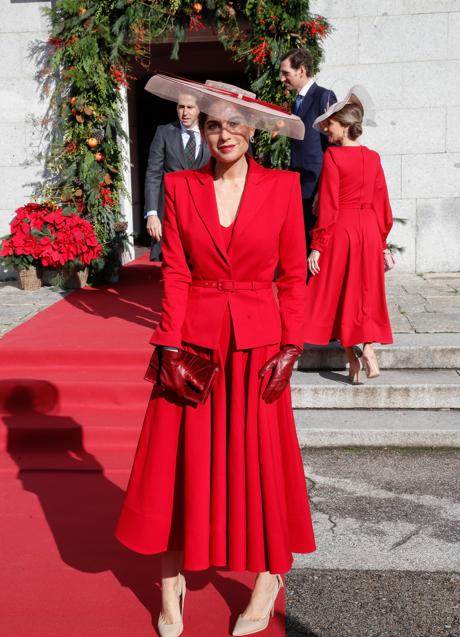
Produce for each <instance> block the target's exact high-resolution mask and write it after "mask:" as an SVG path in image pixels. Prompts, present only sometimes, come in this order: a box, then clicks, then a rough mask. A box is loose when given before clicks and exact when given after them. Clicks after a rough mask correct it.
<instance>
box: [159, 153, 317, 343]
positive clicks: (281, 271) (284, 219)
mask: <svg viewBox="0 0 460 637" xmlns="http://www.w3.org/2000/svg"><path fill="white" fill-rule="evenodd" d="M248 161H249V171H248V175H247V181H246V186H245V190H244V193H243V196H242V200H241V204H240V210H239V213H238V217H237V219H236V221H235V227H234V231H233V238H232V242H231V244H230V247H229V251H228V254H227V251H226V249H225V245H224V241H223V237H222V233H221V229H220V224H219V216H218V212H217V204H216V196H215V192H214V184H213V175H212V162H210V163H209V164H208V165H207V166H204V167H203V168H201V169H200V170H184V171H179V172H175V173H169V174H167V175H165V217H164V228H163V230H164V231H163V268H162V275H163V302H162V312H161V318H160V322H159V324H158V326H157V328H156V329H155V331H154V332H153V335H152V338H151V340H150V342H151V343H152V344H155V345H170V346H176V347H179V346H180V345H181V343H182V342H187V343H193V344H194V345H199V346H201V347H205V348H208V349H215V348H216V347H217V345H218V341H219V336H220V332H221V328H222V320H223V317H224V313H225V312H226V311H227V307H229V308H230V312H231V317H232V322H233V328H234V334H235V340H236V347H237V349H248V348H253V347H260V346H262V345H269V344H273V343H281V344H294V345H299V346H301V347H303V342H304V341H303V335H304V332H303V326H304V316H305V292H306V285H305V281H306V276H307V270H306V268H307V265H306V247H305V231H304V223H303V212H302V197H301V193H300V184H299V175H298V174H297V173H293V172H288V171H281V170H269V169H266V168H263V167H262V166H260V165H259V164H257V163H256V162H255V161H254V160H253V159H252V158H250V157H248ZM275 270H276V280H275V283H276V287H277V290H278V294H277V297H278V300H277V298H276V293H275V290H274V288H273V286H268V287H267V288H265V289H257V290H235V291H229V290H219V289H217V288H203V287H197V286H194V285H193V284H192V280H196V279H201V280H206V281H218V280H224V281H228V280H233V281H237V282H238V281H239V282H250V281H257V282H271V281H273V279H274V275H275Z"/></svg>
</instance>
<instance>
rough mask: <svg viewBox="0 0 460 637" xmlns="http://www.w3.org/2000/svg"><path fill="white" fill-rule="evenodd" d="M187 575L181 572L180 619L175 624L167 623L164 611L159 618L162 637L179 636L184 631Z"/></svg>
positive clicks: (179, 591)
mask: <svg viewBox="0 0 460 637" xmlns="http://www.w3.org/2000/svg"><path fill="white" fill-rule="evenodd" d="M185 592H186V588H185V577H184V576H183V575H182V573H179V590H178V597H179V605H180V621H178V622H175V623H174V624H167V623H166V622H165V620H164V617H163V613H160V616H159V618H158V632H159V633H160V637H179V635H182V633H183V632H184V622H183V618H184V601H185Z"/></svg>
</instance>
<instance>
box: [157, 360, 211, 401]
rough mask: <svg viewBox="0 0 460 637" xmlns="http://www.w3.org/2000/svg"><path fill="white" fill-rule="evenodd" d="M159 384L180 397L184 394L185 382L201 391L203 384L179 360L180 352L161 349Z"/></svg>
mask: <svg viewBox="0 0 460 637" xmlns="http://www.w3.org/2000/svg"><path fill="white" fill-rule="evenodd" d="M160 361H161V368H160V385H161V386H162V387H163V389H166V390H167V391H172V392H174V393H175V394H177V395H178V396H180V397H183V396H184V389H185V384H186V383H189V384H190V385H193V386H194V387H195V388H196V389H197V390H198V391H202V389H203V385H202V384H201V383H200V381H199V380H197V379H196V378H195V377H194V375H193V374H192V373H191V372H190V370H189V369H188V368H187V365H186V364H185V363H184V362H183V361H182V360H181V355H180V352H175V351H173V350H170V349H162V350H161V352H160Z"/></svg>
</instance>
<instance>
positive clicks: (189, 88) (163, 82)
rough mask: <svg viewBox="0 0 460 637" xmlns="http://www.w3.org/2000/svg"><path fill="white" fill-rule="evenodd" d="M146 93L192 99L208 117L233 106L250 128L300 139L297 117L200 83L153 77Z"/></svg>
mask: <svg viewBox="0 0 460 637" xmlns="http://www.w3.org/2000/svg"><path fill="white" fill-rule="evenodd" d="M145 90H146V91H149V93H153V94H154V95H158V97H162V98H163V99H166V100H171V101H172V102H176V103H177V102H178V100H179V96H180V95H184V94H186V95H190V96H191V97H194V98H195V100H196V102H197V105H198V108H199V109H200V111H202V112H203V113H207V114H209V115H213V114H217V113H218V111H219V108H220V105H222V104H233V105H235V106H236V107H237V109H238V114H239V115H240V117H241V118H242V120H243V122H244V123H245V124H246V125H247V126H249V127H250V128H256V129H259V130H264V131H269V132H271V133H277V134H279V135H285V136H286V137H292V138H293V139H303V138H304V136H305V126H304V123H303V121H302V120H301V119H300V117H297V115H291V114H290V113H286V112H285V111H284V110H283V109H281V108H280V107H277V106H276V105H270V104H266V103H265V102H260V101H259V100H256V99H253V98H250V97H248V96H247V95H244V94H237V93H233V92H230V91H224V90H219V89H218V88H214V87H212V86H207V85H205V84H201V83H199V82H192V81H189V80H184V79H182V78H176V77H169V76H168V75H162V74H158V75H154V76H153V77H151V78H150V79H149V81H148V82H147V84H146V86H145Z"/></svg>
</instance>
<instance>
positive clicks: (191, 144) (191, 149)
mask: <svg viewBox="0 0 460 637" xmlns="http://www.w3.org/2000/svg"><path fill="white" fill-rule="evenodd" d="M187 134H188V136H189V138H188V141H187V143H186V145H185V149H184V151H185V159H186V161H187V165H188V166H189V167H190V168H191V167H192V166H193V164H194V163H195V153H196V139H195V133H194V132H193V131H192V130H188V131H187Z"/></svg>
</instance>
